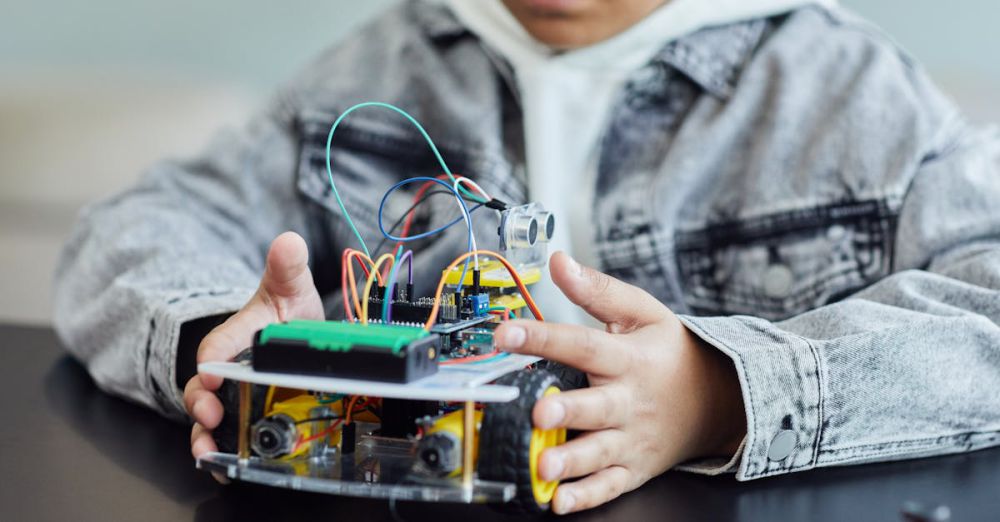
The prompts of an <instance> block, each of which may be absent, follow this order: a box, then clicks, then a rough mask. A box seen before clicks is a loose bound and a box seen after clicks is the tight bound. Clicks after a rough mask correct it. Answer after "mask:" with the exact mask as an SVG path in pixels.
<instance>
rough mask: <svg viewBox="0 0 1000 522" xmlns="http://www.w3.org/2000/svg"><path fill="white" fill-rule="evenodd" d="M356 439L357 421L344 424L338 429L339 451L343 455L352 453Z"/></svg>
mask: <svg viewBox="0 0 1000 522" xmlns="http://www.w3.org/2000/svg"><path fill="white" fill-rule="evenodd" d="M357 439H358V425H357V423H354V422H352V423H350V424H344V427H343V428H342V429H341V430H340V452H341V453H343V454H344V455H349V454H351V453H354V447H355V446H356V445H357Z"/></svg>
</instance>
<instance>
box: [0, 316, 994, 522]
mask: <svg viewBox="0 0 1000 522" xmlns="http://www.w3.org/2000/svg"><path fill="white" fill-rule="evenodd" d="M0 339H2V341H0V343H2V344H0V346H2V347H0V383H2V384H0V391H2V394H0V405H2V407H0V412H2V415H3V420H2V421H0V422H2V423H3V424H2V427H0V520H4V521H8V520H10V521H21V520H141V521H142V522H153V521H158V520H171V521H176V520H186V519H194V520H302V519H314V520H315V519H316V517H323V519H326V520H356V521H368V520H393V513H392V512H391V511H390V509H389V504H388V503H387V502H385V501H376V500H367V499H352V498H341V497H332V496H323V495H317V494H309V493H301V492H293V491H285V490H279V489H272V488H267V487H263V486H251V485H230V486H220V485H218V484H216V483H215V482H214V481H213V480H212V479H211V478H210V477H209V476H208V475H206V474H205V473H203V472H200V471H198V470H196V469H195V468H194V462H193V461H192V459H191V455H190V454H189V452H188V442H189V441H188V435H189V432H190V430H189V428H188V427H187V426H184V425H180V424H175V423H171V422H168V421H166V420H164V419H162V418H160V417H158V416H157V415H156V414H154V413H152V412H150V411H148V410H146V409H144V408H141V407H139V406H135V405H133V404H129V403H127V402H124V401H121V400H119V399H116V398H113V397H111V396H108V395H105V394H103V393H101V392H100V391H99V390H98V389H97V387H96V386H95V385H94V383H93V381H92V380H91V379H90V377H89V376H88V375H87V373H86V371H85V370H84V368H83V367H82V366H80V365H79V364H78V363H76V362H75V361H74V360H72V359H70V358H68V357H66V356H65V355H64V352H63V349H62V347H61V346H60V344H59V341H58V340H57V339H56V337H55V335H54V334H53V333H52V331H51V330H50V329H47V328H27V327H18V326H9V325H8V326H3V325H0ZM907 500H918V501H922V502H925V503H931V504H935V503H937V504H946V505H948V506H949V507H950V509H951V511H952V520H955V521H959V522H961V521H968V520H1000V450H988V451H981V452H977V453H971V454H966V455H956V456H949V457H940V458H932V459H922V460H915V461H906V462H897V463H888V464H874V465H867V466H856V467H847V468H828V469H824V470H814V471H809V472H804V473H796V474H792V475H788V476H783V477H776V478H770V479H762V480H758V481H754V482H747V483H739V482H736V481H735V480H734V479H733V478H732V477H715V478H711V477H700V476H694V475H688V474H683V473H673V472H670V473H666V474H665V475H663V476H661V477H659V478H657V479H655V480H653V481H651V482H650V483H648V484H646V485H645V486H643V487H642V488H640V489H639V490H638V491H635V492H633V493H630V494H627V495H625V496H624V497H622V498H620V499H618V500H617V501H615V502H612V503H611V504H609V505H606V506H604V507H602V508H599V509H596V510H593V511H590V512H587V513H583V514H580V515H577V516H574V517H567V518H565V520H711V521H726V520H741V521H742V520H810V521H823V520H837V521H843V520H847V521H852V522H859V521H864V520H879V521H898V520H900V519H901V516H900V507H901V506H902V504H903V503H904V502H905V501H907ZM396 515H397V516H398V517H399V519H402V520H425V519H428V518H429V517H432V516H433V517H435V518H437V519H444V520H448V519H453V520H454V519H458V520H462V519H465V520H470V519H475V520H477V522H479V521H487V520H494V519H497V520H500V519H504V517H502V516H501V515H498V514H496V513H495V512H494V511H492V510H491V509H490V508H488V507H483V506H463V505H435V504H420V503H411V502H400V503H398V504H397V506H396Z"/></svg>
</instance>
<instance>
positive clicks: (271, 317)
mask: <svg viewBox="0 0 1000 522" xmlns="http://www.w3.org/2000/svg"><path fill="white" fill-rule="evenodd" d="M290 319H323V303H322V301H321V300H320V297H319V292H317V291H316V285H315V284H314V283H313V278H312V272H311V271H310V270H309V249H308V247H307V246H306V242H305V240H303V239H302V237H301V236H299V235H298V234H296V233H294V232H285V233H284V234H281V235H280V236H278V237H277V238H276V239H275V240H274V242H272V243H271V248H270V250H269V251H268V253H267V266H266V268H265V269H264V276H263V277H261V280H260V287H258V289H257V293H255V294H254V295H253V297H251V298H250V301H249V302H247V304H246V305H244V306H243V308H242V309H241V310H240V311H238V312H236V313H235V314H234V315H233V316H232V317H230V318H229V319H227V320H226V322H224V323H222V324H221V325H219V326H218V327H217V328H215V329H214V330H212V331H211V332H210V333H209V334H208V335H206V336H205V338H204V339H203V340H202V341H201V345H200V346H198V363H199V364H200V363H203V362H208V361H228V360H230V359H232V358H233V357H235V356H236V354H238V353H239V352H240V351H242V350H244V349H245V348H247V347H249V346H250V345H251V343H252V342H253V335H254V333H255V332H257V330H260V329H261V328H263V327H265V326H267V325H268V324H270V323H274V322H281V321H288V320H290ZM221 385H222V379H221V378H219V377H215V376H212V375H202V374H198V375H195V376H194V377H192V378H191V380H190V381H188V383H187V385H186V386H185V387H184V406H185V407H186V408H187V412H188V415H190V416H191V418H193V419H194V421H195V424H194V427H193V428H192V429H191V454H192V455H194V456H195V458H197V457H199V456H200V455H202V454H204V453H206V452H209V451H215V450H216V449H217V448H216V445H215V440H213V439H212V430H213V429H215V428H216V427H217V426H218V425H219V423H220V422H221V421H222V411H223V408H222V402H220V401H219V398H218V397H217V396H216V395H215V392H216V390H218V389H219V387H220V386H221Z"/></svg>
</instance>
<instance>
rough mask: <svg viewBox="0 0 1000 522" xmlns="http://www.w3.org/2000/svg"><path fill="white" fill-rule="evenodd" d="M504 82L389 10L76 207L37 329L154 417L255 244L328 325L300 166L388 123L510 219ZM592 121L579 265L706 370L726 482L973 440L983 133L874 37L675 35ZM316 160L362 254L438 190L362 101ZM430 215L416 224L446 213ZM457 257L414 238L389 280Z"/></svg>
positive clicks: (995, 179)
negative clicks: (700, 358) (733, 422)
mask: <svg viewBox="0 0 1000 522" xmlns="http://www.w3.org/2000/svg"><path fill="white" fill-rule="evenodd" d="M514 85H515V83H514V82H513V81H512V78H511V71H510V68H509V67H508V66H507V65H506V64H505V63H504V62H503V61H502V60H501V59H499V58H498V57H497V56H496V55H494V54H492V53H490V52H489V51H488V50H486V49H484V47H483V46H482V45H481V43H480V42H478V41H477V40H476V39H475V37H474V36H472V35H471V34H470V33H469V32H468V31H467V30H465V29H464V28H463V27H462V26H461V25H459V24H458V23H457V22H456V20H455V19H454V18H453V17H452V16H451V15H450V13H448V12H447V11H446V10H445V8H443V7H441V6H439V5H431V4H425V3H421V2H408V3H404V4H403V5H401V6H399V7H397V8H394V9H392V10H391V11H389V12H387V13H385V14H384V15H383V16H381V17H380V18H379V19H378V20H376V21H375V22H374V23H373V24H372V25H370V26H369V27H367V28H366V29H364V30H363V31H361V32H360V33H358V34H357V35H356V37H355V38H352V39H349V40H348V41H347V42H346V43H343V44H341V45H339V46H337V47H335V48H333V49H331V50H330V51H328V52H326V53H325V54H323V55H322V56H321V57H320V58H319V60H317V61H315V62H314V63H313V64H312V65H311V66H310V67H309V68H308V69H307V70H306V71H305V72H304V73H303V74H302V75H301V76H300V77H299V78H297V79H295V80H294V81H293V82H291V83H290V85H289V86H288V87H287V88H285V89H284V90H283V91H282V92H281V93H280V94H279V95H278V96H277V97H276V99H275V100H274V103H273V104H272V105H271V106H270V107H269V109H268V110H266V111H265V112H264V113H263V114H261V115H260V116H259V117H257V118H256V119H254V120H253V121H252V122H251V123H250V124H249V125H248V126H247V128H245V129H243V130H242V131H239V132H228V133H224V134H221V135H220V136H219V137H218V138H217V139H216V140H215V141H214V142H213V143H211V144H210V145H209V146H208V148H207V149H206V150H205V152H204V153H203V154H202V155H201V156H200V157H197V158H195V159H191V160H185V161H165V162H163V163H160V164H158V165H156V166H155V167H153V168H152V169H151V170H150V171H149V172H148V173H147V174H146V175H145V176H144V177H143V178H142V180H141V181H140V182H139V183H138V184H137V185H136V186H135V187H134V188H132V189H131V190H128V191H126V192H125V193H122V194H119V195H117V196H115V197H113V198H111V199H109V200H107V201H104V202H102V203H100V204H97V205H94V206H91V207H89V208H88V209H86V210H85V211H84V212H83V214H82V217H81V218H80V220H79V223H78V224H77V226H76V228H75V232H74V233H73V235H72V238H71V239H70V240H69V242H68V244H67V246H66V248H65V251H64V253H63V256H62V260H61V264H60V266H59V268H58V273H57V275H56V295H55V302H56V307H55V321H56V327H57V329H58V332H59V333H60V335H61V336H62V339H63V340H64V341H65V343H66V346H67V347H68V348H69V349H70V350H71V351H72V352H73V353H74V354H75V355H76V356H77V357H78V358H80V359H81V360H82V361H84V362H85V363H86V365H87V367H88V368H89V370H90V372H91V373H92V374H93V376H94V378H95V380H96V381H97V383H98V384H99V385H100V386H101V387H102V388H103V389H105V390H107V391H109V392H111V393H115V394H118V395H121V396H124V397H128V398H130V399H132V400H135V401H138V402H140V403H142V404H145V405H147V406H150V407H152V408H156V409H157V410H159V411H161V412H163V413H164V414H167V415H171V416H175V417H180V416H182V415H183V404H182V399H181V391H180V390H179V389H178V387H177V386H176V384H175V371H176V345H177V338H178V331H179V329H180V326H181V325H182V324H184V323H185V322H187V321H190V320H192V319H195V318H201V317H205V316H209V315H213V314H219V313H224V312H231V311H234V310H237V309H238V308H239V307H240V306H241V305H243V304H244V303H245V302H246V300H247V299H248V297H249V296H250V295H251V293H252V292H253V291H254V289H255V287H256V285H257V283H258V281H259V277H260V275H261V273H262V272H263V268H264V256H265V253H266V250H267V247H268V244H269V242H270V241H271V240H272V239H273V238H274V237H275V236H277V235H278V234H279V233H281V232H282V231H285V230H295V231H298V232H299V233H301V234H302V235H303V236H304V237H305V238H306V240H307V242H308V243H309V245H310V249H311V255H312V257H311V263H312V266H313V270H314V273H315V277H316V282H317V285H318V287H319V289H320V291H321V293H322V294H323V295H324V296H326V297H325V298H326V299H327V301H328V303H330V304H329V306H328V308H329V310H330V315H331V316H332V317H333V316H336V313H337V306H336V303H337V302H338V301H337V299H338V298H339V294H338V293H337V292H338V289H337V287H338V286H339V284H338V283H339V277H338V276H339V269H340V266H339V263H340V261H339V260H340V250H341V249H342V248H344V247H346V246H352V245H354V239H353V236H352V235H351V233H350V232H349V230H348V228H347V227H346V224H345V222H344V221H343V219H342V217H341V215H340V212H339V210H338V209H337V206H336V203H335V201H334V199H333V197H332V195H331V193H330V189H329V185H328V182H327V180H326V173H325V169H324V167H323V164H324V163H323V154H324V148H325V147H324V146H325V138H326V133H327V131H328V129H329V125H330V124H331V122H332V121H333V119H334V118H335V117H336V115H338V114H339V113H340V112H341V111H343V110H344V109H345V108H346V107H348V106H350V105H352V104H354V103H357V102H361V101H368V100H379V101H386V102H390V103H393V104H396V105H398V106H400V107H403V108H405V109H406V110H408V111H410V112H412V113H413V114H414V115H415V116H416V117H417V118H418V119H419V120H420V121H421V122H422V123H423V124H424V125H425V126H426V127H427V129H428V131H429V132H430V134H431V135H432V136H433V137H434V138H435V139H436V141H437V142H438V144H439V146H440V148H441V149H442V153H443V154H444V155H445V157H446V158H447V159H448V161H449V163H450V164H451V167H452V168H453V170H455V171H456V172H461V173H463V174H466V175H469V176H470V177H473V178H474V179H476V180H477V181H478V182H479V183H480V184H481V185H482V186H483V187H484V188H485V189H486V190H487V191H489V192H491V193H492V194H494V195H495V196H496V197H497V198H499V199H503V200H505V201H510V202H521V201H526V200H527V199H528V194H526V184H525V179H524V174H523V164H524V144H523V131H522V120H521V112H520V107H519V104H518V98H517V93H516V90H515V89H514V87H513V86H514ZM612 120H613V121H611V123H610V125H609V127H608V128H607V129H606V132H605V134H604V136H603V142H602V152H601V159H600V161H599V172H598V179H597V187H596V194H597V195H598V196H597V197H596V198H595V200H594V201H592V202H588V203H589V204H591V205H592V206H593V241H594V243H595V245H596V250H597V252H598V254H599V258H600V261H601V262H600V267H599V268H600V269H601V270H603V271H605V272H607V273H609V274H611V275H613V276H615V277H617V278H620V279H622V280H624V281H627V282H629V283H632V284H634V285H637V286H639V287H641V288H643V289H645V290H647V291H649V292H650V293H651V294H653V295H654V296H656V297H657V298H659V299H660V300H661V301H662V302H664V303H665V304H667V305H668V306H669V307H670V308H671V309H672V310H673V311H674V312H676V313H677V314H679V315H680V316H681V318H682V320H683V322H684V323H685V324H686V325H687V326H688V328H690V329H691V330H692V331H693V332H694V333H695V334H697V335H698V336H700V337H701V338H702V339H704V340H705V341H707V342H708V343H710V344H711V345H713V346H715V347H717V348H718V349H719V350H721V351H722V352H724V353H725V354H726V355H728V356H729V357H731V358H732V360H733V362H734V363H735V366H736V370H737V373H738V375H739V379H740V383H741V385H742V390H743V394H744V401H745V404H746V416H747V437H746V440H745V441H744V446H743V449H742V450H741V453H740V455H738V457H739V458H738V459H736V460H734V463H738V469H737V477H738V478H739V479H741V480H748V479H754V478H759V477H764V476H769V475H775V474H781V473H786V472H791V471H799V470H806V469H811V468H815V467H821V466H831V465H841V464H855V463H862V462H871V461H884V460H893V459H903V458H913V457H923V456H930V455H939V454H946V453H955V452H961V451H970V450H974V449H979V448H984V447H988V446H995V445H998V444H1000V326H998V325H1000V136H998V134H997V132H996V131H979V130H975V129H972V128H970V127H969V126H967V125H966V124H965V123H964V122H963V120H962V118H961V116H960V115H959V114H958V112H957V111H956V109H955V107H954V105H953V104H952V102H951V101H949V100H948V99H947V98H946V97H945V96H943V95H942V94H941V93H940V92H939V91H938V89H937V88H935V86H934V85H933V84H932V83H931V82H930V80H929V79H928V78H927V77H926V75H925V74H924V72H923V71H922V70H921V69H920V68H919V67H918V66H917V65H915V64H914V63H913V61H912V60H911V59H910V58H908V57H907V56H906V55H905V54H903V53H902V52H901V51H900V50H899V49H898V48H897V47H896V46H895V45H894V44H893V43H892V42H891V41H890V40H888V39H887V38H886V37H885V36H883V35H882V34H881V33H880V32H879V31H877V30H876V29H874V28H873V27H872V26H870V25H869V24H867V23H866V22H864V21H862V20H859V19H857V18H855V17H854V16H853V15H851V14H849V13H847V12H845V11H843V10H840V9H834V10H828V9H823V8H819V7H810V8H804V9H800V10H798V11H795V12H792V13H789V14H787V15H785V16H780V17H775V18H770V19H760V20H752V21H748V22H744V23H738V24H733V25H728V26H724V27H716V28H709V29H706V30H702V31H700V32H697V33H695V34H691V35H689V36H687V37H684V38H682V39H680V40H677V41H674V42H672V43H670V44H669V45H666V46H665V47H664V48H663V49H662V51H661V52H660V53H659V54H658V55H657V56H656V57H655V59H653V60H652V61H651V62H650V63H649V64H648V65H646V66H645V67H643V68H641V70H639V71H637V72H636V73H635V74H634V75H633V77H632V78H631V79H630V80H629V81H628V82H627V85H626V86H625V88H624V89H623V91H622V92H621V93H620V97H619V100H618V102H617V108H616V110H615V111H614V115H613V118H612ZM333 165H334V168H335V173H334V174H335V176H337V179H338V184H339V187H341V190H342V193H343V196H344V201H345V204H346V205H347V207H348V209H349V210H350V212H351V213H352V215H353V216H354V219H355V221H356V222H357V223H358V225H359V226H360V229H361V233H362V234H363V235H364V236H365V237H368V238H378V237H380V235H379V233H378V230H377V228H376V227H375V222H376V207H377V204H378V200H379V196H380V195H381V194H382V192H383V191H384V190H385V189H386V188H388V187H389V186H390V184H392V183H393V182H395V181H397V180H400V179H402V178H405V177H410V176H413V175H427V174H431V175H433V174H437V173H438V172H437V171H436V170H435V164H434V162H433V158H432V157H431V156H430V154H429V153H428V152H427V150H426V147H425V145H424V144H423V143H422V142H421V140H420V138H419V136H418V135H417V134H416V133H415V132H414V131H413V130H412V129H411V128H410V127H409V126H408V124H407V123H406V122H405V121H402V120H400V119H398V118H396V117H395V116H394V115H392V114H385V113H382V112H378V111H370V112H366V111H359V112H357V113H355V114H354V115H352V117H351V118H348V119H347V120H345V123H344V127H343V128H342V131H338V135H337V137H336V139H335V146H334V157H333ZM398 199H399V200H400V204H402V202H403V200H405V199H406V198H398ZM443 199H446V198H442V201H433V200H432V203H431V207H432V210H431V214H430V219H441V218H442V217H443V215H444V214H445V213H448V214H447V215H450V213H451V212H453V210H452V209H451V205H452V204H453V202H451V203H450V204H449V203H448V202H447V201H443ZM404 209H405V207H404V208H399V207H395V206H391V207H390V211H389V212H390V215H399V214H400V213H402V211H403V210H404ZM439 213H440V214H439ZM483 215H485V214H483ZM434 216H437V218H435V217H434ZM477 219H478V220H479V221H480V222H481V223H480V226H481V227H482V231H481V232H480V233H481V234H482V237H489V236H487V235H486V234H489V233H490V231H489V229H490V227H491V226H492V227H494V228H493V233H494V234H495V230H496V229H495V226H496V225H495V223H490V222H489V220H488V219H485V218H484V219H479V218H477ZM464 240H465V233H464V232H463V231H461V230H459V227H453V230H451V231H449V232H448V233H446V234H444V236H443V237H442V238H440V239H438V240H436V241H432V242H428V243H425V244H424V245H423V246H422V247H421V250H420V251H419V253H418V255H417V259H418V262H417V273H435V272H436V271H438V270H440V269H441V268H442V267H443V266H444V265H445V264H446V262H447V261H449V260H450V259H451V258H452V256H454V255H455V254H456V253H458V252H460V251H461V250H462V249H463V247H464ZM431 283H432V281H422V282H421V283H420V284H422V285H424V286H425V287H424V288H423V290H424V291H426V290H427V288H426V286H428V285H430V284H431ZM696 468H697V466H696ZM697 469H703V470H704V469H707V468H705V466H704V465H703V466H702V467H701V468H697Z"/></svg>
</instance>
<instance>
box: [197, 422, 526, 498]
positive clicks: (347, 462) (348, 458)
mask: <svg viewBox="0 0 1000 522" xmlns="http://www.w3.org/2000/svg"><path fill="white" fill-rule="evenodd" d="M414 462H415V457H414V456H413V454H412V445H411V444H410V443H409V442H408V441H405V440H398V439H387V438H380V437H373V436H363V437H362V439H361V440H360V442H359V444H358V445H357V449H356V450H355V452H354V453H351V454H342V453H341V452H340V451H339V450H335V449H334V450H330V451H328V452H327V453H325V454H323V455H319V456H302V457H299V458H296V459H289V460H268V459H262V458H259V457H250V458H248V459H246V460H244V461H241V460H240V459H239V457H238V456H237V455H233V454H231V453H218V452H211V453H207V454H205V455H202V456H201V458H199V459H198V463H197V466H198V468H199V469H202V470H205V471H211V472H216V473H220V474H222V475H224V476H226V477H228V478H230V479H232V480H241V481H245V482H253V483H256V484H263V485H267V486H274V487H280V488H288V489H296V490H302V491H311V492H316V493H326V494H331V495H345V496H352V497H367V498H384V499H395V500H416V501H424V502H459V503H480V504H481V503H502V502H507V501H509V500H511V499H512V498H514V494H515V486H514V484H511V483H504V482H489V481H482V480H474V481H473V482H472V484H471V486H470V487H463V484H462V480H461V478H458V477H455V478H437V477H432V476H427V475H424V474H421V473H419V472H416V471H414Z"/></svg>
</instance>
